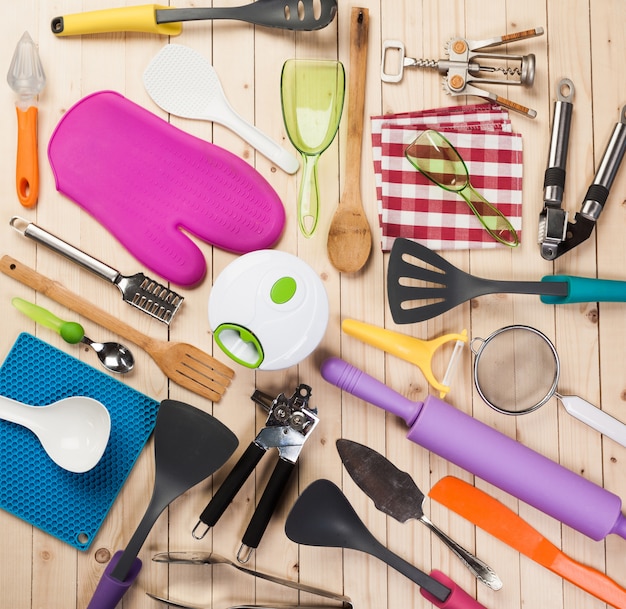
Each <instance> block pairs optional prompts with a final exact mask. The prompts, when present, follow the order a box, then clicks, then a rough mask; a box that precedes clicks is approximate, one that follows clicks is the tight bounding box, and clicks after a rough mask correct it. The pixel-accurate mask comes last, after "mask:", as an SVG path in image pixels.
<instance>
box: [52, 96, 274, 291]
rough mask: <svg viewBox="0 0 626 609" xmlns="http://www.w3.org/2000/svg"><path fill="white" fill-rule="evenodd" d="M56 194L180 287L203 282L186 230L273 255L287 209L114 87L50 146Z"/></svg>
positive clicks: (258, 183)
mask: <svg viewBox="0 0 626 609" xmlns="http://www.w3.org/2000/svg"><path fill="white" fill-rule="evenodd" d="M48 158H49V159H50V165H51V166H52V171H53V172H54V177H55V180H56V187H57V190H58V191H59V192H61V193H63V194H64V195H65V196H67V197H69V198H70V199H72V200H73V201H75V202H76V203H77V204H78V205H80V206H81V207H82V208H83V209H85V210H86V211H88V212H89V213H90V214H91V215H92V216H93V217H94V218H95V219H96V220H98V222H100V223H101V224H102V225H103V226H105V227H106V228H107V229H108V230H109V231H110V232H111V233H112V234H113V235H114V236H115V237H116V238H117V239H118V240H119V242H120V243H121V244H122V245H123V246H124V247H125V248H126V249H127V250H128V251H129V252H130V253H131V254H132V255H133V256H135V258H137V260H139V261H140V262H141V263H142V264H144V265H145V266H146V267H148V268H150V269H152V270H153V271H154V272H155V273H158V274H159V275H160V276H161V277H164V278H165V279H167V280H168V281H171V282H173V283H176V284H179V285H183V286H191V285H194V284H197V283H198V282H200V281H201V280H202V278H203V277H204V275H205V272H206V261H205V259H204V256H203V254H202V252H201V251H200V249H199V248H198V247H197V245H196V244H195V243H194V242H193V241H192V240H191V239H190V238H189V236H188V235H186V234H185V232H183V231H186V232H188V233H190V234H191V235H194V236H195V237H198V238H199V239H202V240H203V241H206V242H207V243H209V244H211V245H215V246H216V247H219V248H221V249H225V250H228V251H232V252H236V253H247V252H250V251H254V250H258V249H266V248H269V247H271V246H272V245H274V244H275V243H276V241H277V240H278V238H279V237H280V235H281V233H282V230H283V227H284V224H285V210H284V207H283V204H282V202H281V200H280V198H279V197H278V195H277V194H276V192H275V191H274V189H273V188H272V187H271V186H270V184H269V183H268V182H267V181H266V180H265V179H264V178H263V177H262V176H261V175H260V174H259V173H258V172H257V171H256V170H255V169H254V168H253V167H251V166H250V165H249V164H248V163H246V162H245V161H243V160H242V159H240V158H239V157H237V156H235V155H234V154H232V153H230V152H228V151H227V150H224V149H222V148H220V147H218V146H215V145H214V144H211V143H209V142H206V141H204V140H201V139H199V138H196V137H194V136H192V135H190V134H188V133H185V132H184V131H181V130H180V129H177V128H176V127H174V126H172V125H170V124H169V123H167V122H166V121H164V120H163V119H161V118H159V117H158V116H156V115H155V114H152V113H151V112H149V111H148V110H146V109H145V108H142V107H141V106H138V105H137V104H135V103H133V102H131V101H130V100H128V99H126V98H125V97H123V96H122V95H120V94H119V93H115V92H113V91H100V92H97V93H94V94H92V95H89V96H87V97H85V98H83V99H82V100H81V101H79V102H78V103H77V104H75V105H74V106H73V107H72V108H70V109H69V110H68V111H67V112H66V113H65V115H64V116H63V118H62V119H61V121H60V122H59V124H58V125H57V127H56V129H55V131H54V133H53V134H52V137H51V139H50V144H49V146H48Z"/></svg>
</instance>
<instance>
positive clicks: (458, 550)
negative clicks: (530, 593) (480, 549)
mask: <svg viewBox="0 0 626 609" xmlns="http://www.w3.org/2000/svg"><path fill="white" fill-rule="evenodd" d="M336 444H337V451H338V452H339V456H340V457H341V461H342V463H343V465H344V467H345V468H346V471H347V472H348V473H349V474H350V477H351V478H352V479H353V480H354V481H355V482H356V484H357V486H358V487H359V488H360V489H361V490H362V491H363V492H364V493H365V494H366V495H367V496H368V497H369V498H370V499H372V501H374V504H375V505H376V507H377V508H378V509H379V510H380V511H381V512H384V513H385V514H388V515H389V516H391V517H392V518H395V519H396V520H398V521H399V522H406V521H407V520H409V519H410V518H415V519H416V520H419V521H420V522H421V523H422V524H424V525H426V526H427V527H428V528H429V529H430V530H431V531H432V532H433V533H434V534H435V535H436V536H437V537H438V538H439V539H441V541H443V542H444V543H445V544H446V545H447V546H448V548H450V550H452V552H454V554H456V556H458V557H459V558H460V559H461V561H462V562H463V564H465V566H466V567H467V568H468V569H469V570H470V571H471V572H472V573H473V574H474V575H475V576H476V578H477V579H478V581H480V582H482V583H483V584H485V585H486V586H488V587H489V588H491V589H492V590H500V588H502V581H501V580H500V578H499V577H498V575H497V574H496V573H495V572H494V571H493V570H492V569H491V568H490V567H489V566H488V565H486V564H485V563H484V562H483V561H482V560H480V559H479V558H476V556H474V555H473V554H471V553H470V552H468V551H467V550H466V549H465V548H463V547H462V546H460V545H459V544H458V543H456V542H455V541H454V540H453V539H450V537H448V536H447V535H446V534H445V533H444V532H443V531H441V530H440V529H439V528H437V527H436V526H435V525H434V524H433V523H432V522H431V521H430V520H429V519H428V518H427V517H426V516H425V515H424V512H423V510H422V502H423V501H424V499H425V497H424V494H423V493H422V491H420V489H419V488H418V487H417V485H416V484H415V482H414V481H413V479H412V478H411V476H409V474H407V473H406V472H403V471H402V470H400V469H398V468H397V467H396V466H395V465H394V464H393V463H391V461H389V460H388V459H387V458H385V457H383V455H381V454H380V453H378V452H376V451H375V450H374V449H372V448H370V447H369V446H365V445H363V444H359V443H358V442H353V441H352V440H346V439H344V438H342V439H339V440H337V443H336Z"/></svg>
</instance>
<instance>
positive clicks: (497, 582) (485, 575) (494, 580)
mask: <svg viewBox="0 0 626 609" xmlns="http://www.w3.org/2000/svg"><path fill="white" fill-rule="evenodd" d="M419 520H420V522H422V523H423V524H425V525H426V526H427V527H428V528H429V529H430V530H431V531H432V532H433V533H434V534H435V535H436V536H437V537H439V539H441V541H443V543H445V544H446V545H447V546H448V548H450V550H452V552H454V553H455V554H456V555H457V556H458V557H459V558H460V559H461V561H462V562H463V564H464V565H465V566H466V567H467V568H468V569H469V570H470V571H471V572H472V573H473V574H474V575H475V576H476V578H477V579H478V580H479V581H481V582H482V583H483V584H485V585H486V586H488V587H489V588H491V589H492V590H500V588H502V580H501V579H500V578H499V577H498V574H497V573H496V572H495V571H494V570H493V569H492V568H491V567H490V566H489V565H487V564H485V563H484V562H483V561H482V560H480V558H477V557H476V556H474V555H473V554H472V553H471V552H468V551H467V550H466V549H465V548H464V547H463V546H460V545H459V544H458V543H457V542H456V541H454V539H451V538H450V537H448V536H447V535H446V534H445V533H444V532H443V531H442V530H441V529H439V528H438V527H437V526H435V525H434V524H433V523H432V522H431V521H430V520H429V519H428V518H427V517H426V516H422V517H421V518H420V519H419Z"/></svg>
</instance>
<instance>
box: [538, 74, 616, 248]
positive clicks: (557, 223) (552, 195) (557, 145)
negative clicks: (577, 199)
mask: <svg viewBox="0 0 626 609" xmlns="http://www.w3.org/2000/svg"><path fill="white" fill-rule="evenodd" d="M556 94H557V100H556V102H555V104H554V118H553V122H552V135H551V138H550V151H549V154H548V167H547V168H546V171H545V175H544V182H543V209H542V211H541V213H540V214H539V238H538V241H539V247H540V251H541V256H542V258H545V259H546V260H555V259H556V258H558V257H559V256H562V255H563V254H565V253H566V252H568V251H569V250H571V249H572V248H574V247H576V246H577V245H580V244H581V243H582V242H583V241H586V240H587V239H589V237H590V236H591V233H592V232H593V229H594V228H595V225H596V222H597V221H598V218H599V217H600V214H601V213H602V210H603V209H604V205H605V203H606V200H607V198H608V196H609V191H610V189H611V185H612V184H613V180H614V179H615V176H616V175H617V171H618V169H619V167H620V165H621V163H622V159H623V158H624V152H626V106H624V107H623V108H622V110H621V113H620V120H619V122H618V123H617V124H616V125H615V128H614V129H613V133H612V135H611V139H610V140H609V143H608V145H607V147H606V150H605V151H604V155H603V157H602V160H601V161H600V166H599V167H598V171H597V173H596V175H595V177H594V179H593V182H592V183H591V185H590V186H589V189H588V190H587V194H586V195H585V199H584V200H583V203H582V206H581V209H580V211H579V212H577V213H576V215H575V216H574V222H570V221H569V220H568V213H567V211H565V210H564V209H563V208H562V204H563V191H564V188H565V165H566V161H567V149H568V145H569V133H570V125H571V120H572V110H573V107H574V104H573V99H574V84H573V83H572V81H571V80H569V79H567V78H564V79H562V80H561V81H559V83H558V85H557V90H556Z"/></svg>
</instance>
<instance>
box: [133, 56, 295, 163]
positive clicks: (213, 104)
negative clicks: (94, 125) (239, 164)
mask: <svg viewBox="0 0 626 609" xmlns="http://www.w3.org/2000/svg"><path fill="white" fill-rule="evenodd" d="M143 82H144V86H145V87H146V91H147V92H148V94H149V95H150V97H151V98H152V100H153V101H154V103H155V104H157V106H159V107H160V108H162V109H163V110H165V111H166V112H168V113H169V114H174V115H175V116H180V117H183V118H190V119H197V120H205V121H212V122H214V123H219V124H220V125H223V126H224V127H227V128H228V129H230V130H232V131H234V132H235V133H236V134H237V135H239V137H241V138H242V139H244V140H245V141H246V142H248V144H250V145H251V146H252V147H253V148H256V150H258V151H259V152H260V153H261V154H263V155H264V156H266V157H267V158H268V159H269V160H270V161H272V162H273V163H275V164H276V165H277V166H278V167H280V168H281V169H282V170H284V171H286V172H287V173H290V174H293V173H296V171H298V169H299V168H300V163H299V162H298V159H297V158H296V157H295V156H294V155H293V154H292V153H291V152H289V151H288V150H285V149H284V148H282V147H281V146H279V145H278V144H277V143H276V142H275V141H274V140H272V139H271V138H270V137H268V136H267V135H265V133H263V132H262V131H260V130H259V129H257V128H256V127H255V126H254V125H252V124H250V123H249V122H248V121H246V120H245V119H244V118H243V117H241V116H240V115H239V114H237V112H235V110H234V109H233V108H232V106H231V105H230V104H229V102H228V99H226V95H225V94H224V90H223V89H222V85H221V83H220V80H219V78H218V76H217V73H216V71H215V69H214V68H213V66H212V65H211V64H210V63H209V62H208V61H207V60H206V59H205V58H204V57H203V56H202V55H200V54H199V53H197V52H196V51H194V50H193V49H192V48H190V47H186V46H183V45H180V44H168V45H166V46H164V47H163V48H162V49H161V50H160V51H159V53H157V55H156V56H155V57H154V58H153V59H152V61H151V62H150V64H149V65H148V67H147V68H146V70H145V72H144V74H143Z"/></svg>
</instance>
